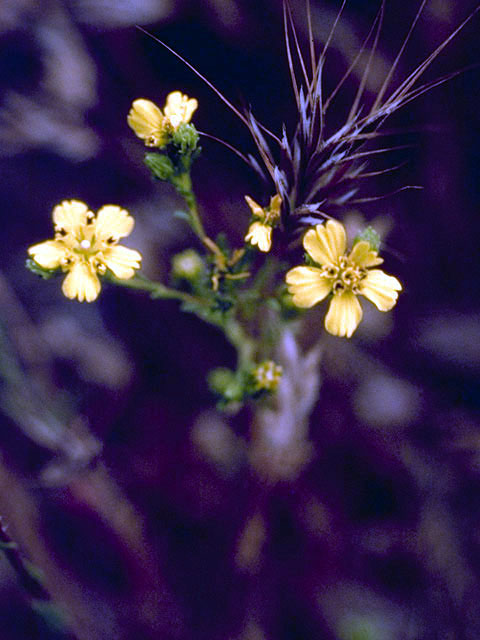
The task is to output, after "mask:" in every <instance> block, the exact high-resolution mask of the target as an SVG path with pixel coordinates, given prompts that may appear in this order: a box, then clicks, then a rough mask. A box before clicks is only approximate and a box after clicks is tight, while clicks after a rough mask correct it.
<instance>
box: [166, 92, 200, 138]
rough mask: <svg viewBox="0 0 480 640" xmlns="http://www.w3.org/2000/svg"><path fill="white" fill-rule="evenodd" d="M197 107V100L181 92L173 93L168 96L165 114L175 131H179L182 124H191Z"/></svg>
mask: <svg viewBox="0 0 480 640" xmlns="http://www.w3.org/2000/svg"><path fill="white" fill-rule="evenodd" d="M197 107H198V102H197V101H196V100H195V98H189V97H188V96H186V95H185V94H184V93H181V92H180V91H172V93H169V94H168V96H167V103H166V105H165V108H164V110H163V112H164V114H165V117H166V118H167V120H168V122H169V123H170V125H171V126H172V127H173V129H178V127H179V126H180V125H181V124H188V123H189V122H190V120H191V119H192V116H193V112H194V111H195V110H196V108H197Z"/></svg>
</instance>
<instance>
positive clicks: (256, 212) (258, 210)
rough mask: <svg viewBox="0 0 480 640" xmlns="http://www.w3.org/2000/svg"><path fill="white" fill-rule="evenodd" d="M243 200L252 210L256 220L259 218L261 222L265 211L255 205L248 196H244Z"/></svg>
mask: <svg viewBox="0 0 480 640" xmlns="http://www.w3.org/2000/svg"><path fill="white" fill-rule="evenodd" d="M245 200H246V201H247V204H248V206H249V207H250V209H251V210H252V213H253V215H254V216H255V217H256V218H260V219H261V220H263V219H264V218H265V211H264V210H263V209H262V207H261V206H260V205H259V204H257V203H256V202H255V200H253V199H252V198H250V196H245Z"/></svg>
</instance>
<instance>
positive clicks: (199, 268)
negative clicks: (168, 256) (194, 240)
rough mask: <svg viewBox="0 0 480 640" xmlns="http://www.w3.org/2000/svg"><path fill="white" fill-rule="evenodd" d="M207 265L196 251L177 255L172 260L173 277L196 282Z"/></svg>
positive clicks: (191, 250) (190, 250)
mask: <svg viewBox="0 0 480 640" xmlns="http://www.w3.org/2000/svg"><path fill="white" fill-rule="evenodd" d="M204 269H205V265H204V264H203V260H202V258H201V257H200V255H199V254H198V253H197V252H196V251H195V250H194V249H186V250H185V251H182V252H181V253H177V254H176V255H175V256H173V259H172V276H173V277H174V278H183V279H184V280H190V281H192V280H196V279H197V278H198V277H199V276H201V275H202V273H203V272H204Z"/></svg>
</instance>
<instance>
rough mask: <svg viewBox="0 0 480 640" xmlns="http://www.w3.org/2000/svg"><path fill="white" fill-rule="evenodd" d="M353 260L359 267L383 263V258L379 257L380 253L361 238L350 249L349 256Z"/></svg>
mask: <svg viewBox="0 0 480 640" xmlns="http://www.w3.org/2000/svg"><path fill="white" fill-rule="evenodd" d="M348 257H349V258H350V260H352V262H354V263H355V264H356V265H357V266H358V267H364V268H365V267H376V266H377V265H379V264H382V262H383V258H379V257H378V253H377V252H376V251H374V250H373V249H372V248H371V247H370V245H369V244H368V242H365V241H364V240H361V241H360V242H357V244H356V245H355V246H354V247H353V249H352V250H351V251H350V255H349V256H348Z"/></svg>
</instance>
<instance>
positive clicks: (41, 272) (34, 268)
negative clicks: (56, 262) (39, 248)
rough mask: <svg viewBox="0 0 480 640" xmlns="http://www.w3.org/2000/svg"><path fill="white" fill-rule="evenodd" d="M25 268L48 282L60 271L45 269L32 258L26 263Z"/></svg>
mask: <svg viewBox="0 0 480 640" xmlns="http://www.w3.org/2000/svg"><path fill="white" fill-rule="evenodd" d="M25 266H26V267H27V269H28V270H29V271H31V272H32V273H34V274H35V275H37V276H40V277H41V278H43V279H44V280H48V279H49V278H52V277H53V276H54V275H56V274H57V273H58V271H59V270H58V269H44V268H43V267H41V266H40V265H39V264H38V263H37V262H35V260H33V259H32V258H27V260H26V261H25Z"/></svg>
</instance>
